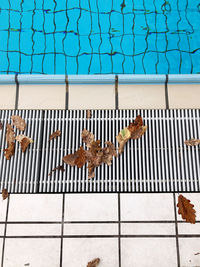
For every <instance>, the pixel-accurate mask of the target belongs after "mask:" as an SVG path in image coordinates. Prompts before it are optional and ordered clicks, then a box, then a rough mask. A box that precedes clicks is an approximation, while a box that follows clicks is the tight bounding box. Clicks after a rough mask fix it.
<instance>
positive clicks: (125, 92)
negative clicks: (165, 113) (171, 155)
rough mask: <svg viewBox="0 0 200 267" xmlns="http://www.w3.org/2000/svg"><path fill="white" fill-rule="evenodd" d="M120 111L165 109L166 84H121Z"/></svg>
mask: <svg viewBox="0 0 200 267" xmlns="http://www.w3.org/2000/svg"><path fill="white" fill-rule="evenodd" d="M118 91H119V108H120V109H162V108H165V107H166V105H165V86H164V84H149V85H148V84H119V88H118Z"/></svg>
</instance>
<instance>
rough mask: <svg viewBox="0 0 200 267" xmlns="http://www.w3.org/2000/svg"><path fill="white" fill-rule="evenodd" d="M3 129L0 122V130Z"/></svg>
mask: <svg viewBox="0 0 200 267" xmlns="http://www.w3.org/2000/svg"><path fill="white" fill-rule="evenodd" d="M2 129H3V124H2V123H1V122H0V130H2Z"/></svg>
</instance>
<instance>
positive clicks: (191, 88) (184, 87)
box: [168, 84, 200, 108]
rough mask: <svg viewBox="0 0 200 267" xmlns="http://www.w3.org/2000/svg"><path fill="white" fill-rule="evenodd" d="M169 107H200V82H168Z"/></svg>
mask: <svg viewBox="0 0 200 267" xmlns="http://www.w3.org/2000/svg"><path fill="white" fill-rule="evenodd" d="M168 95H169V107H170V108H200V101H199V98H200V84H168Z"/></svg>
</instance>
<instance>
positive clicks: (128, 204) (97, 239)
mask: <svg viewBox="0 0 200 267" xmlns="http://www.w3.org/2000/svg"><path fill="white" fill-rule="evenodd" d="M38 88H39V89H40V90H38ZM15 89H16V88H15V86H14V85H13V86H0V99H1V100H0V108H1V109H5V108H6V109H9V108H15V107H18V108H23V109H25V108H27V109H31V108H33V109H37V108H40V109H46V108H48V109H64V108H65V107H67V106H68V107H69V108H71V109H78V108H87V109H93V108H102V109H104V108H107V109H108V108H115V106H116V105H115V86H114V85H108V86H107V85H103V86H92V85H90V86H84V87H82V88H80V87H79V86H75V85H73V86H69V95H68V96H69V97H67V96H66V87H65V86H64V85H63V86H62V85H53V86H49V85H48V86H44V85H43V86H38V85H33V86H31V87H29V86H28V85H27V86H25V85H23V86H21V85H20V86H19V88H18V89H17V94H15ZM118 89H119V108H166V103H167V101H166V99H165V96H166V91H165V89H166V88H165V87H164V85H157V86H152V85H150V86H148V85H145V86H138V85H136V86H130V85H129V86H125V85H119V88H118ZM181 90H183V91H181ZM188 92H189V94H188ZM168 93H169V94H168V95H169V107H170V108H180V107H182V108H186V107H187V108H188V107H191V108H193V107H195V108H200V101H198V99H199V98H200V87H199V86H198V85H184V86H175V85H169V86H168ZM16 95H17V96H18V97H17V99H15V96H16ZM183 97H184V99H183ZM2 99H3V100H2ZM67 99H69V103H67V104H66V100H67ZM104 100H105V101H104ZM184 195H185V196H186V197H188V198H189V199H191V202H192V203H193V204H195V208H196V210H197V223H196V224H195V225H192V224H188V223H185V222H183V221H182V219H181V217H180V215H178V213H177V208H176V203H177V197H178V196H177V194H172V193H169V194H156V193H155V194H67V195H65V194H60V195H55V194H52V195H47V194H43V195H42V194H34V195H19V194H12V195H10V196H9V199H7V200H4V201H1V205H0V250H1V252H2V253H0V262H1V266H2V267H23V266H30V267H43V266H44V267H57V266H59V267H65V266H67V267H86V266H87V262H89V261H90V260H92V259H93V258H96V257H99V258H100V259H101V263H100V265H99V267H148V266H149V267H157V266H158V267H165V266H166V267H174V266H176V267H188V266H191V267H197V266H200V254H198V253H199V252H200V194H196V193H195V194H184ZM195 254H196V255H195Z"/></svg>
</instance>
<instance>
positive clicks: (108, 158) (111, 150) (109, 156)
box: [102, 141, 117, 166]
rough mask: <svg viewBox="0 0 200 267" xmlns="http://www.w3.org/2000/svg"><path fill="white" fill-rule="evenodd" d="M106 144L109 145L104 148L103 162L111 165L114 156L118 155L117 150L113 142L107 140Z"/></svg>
mask: <svg viewBox="0 0 200 267" xmlns="http://www.w3.org/2000/svg"><path fill="white" fill-rule="evenodd" d="M105 144H106V145H107V147H104V148H103V156H102V162H103V163H106V164H107V165H109V166H110V165H111V163H112V160H113V156H114V157H117V152H116V149H115V146H114V144H113V143H111V142H110V141H107V142H105Z"/></svg>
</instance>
